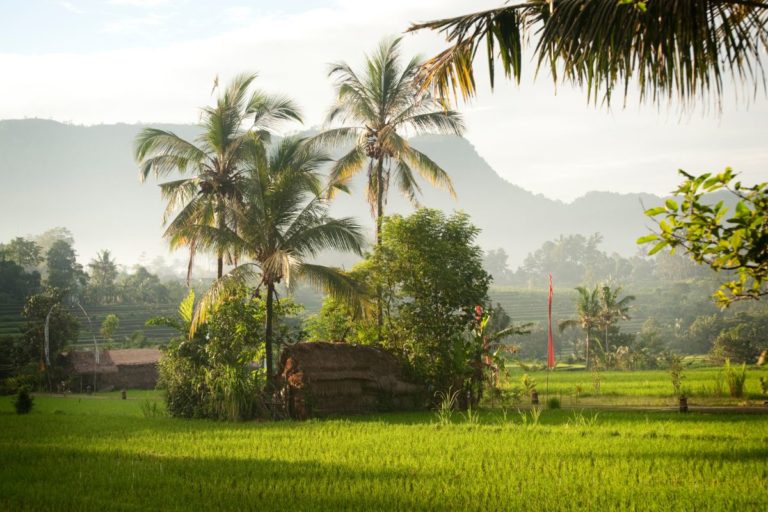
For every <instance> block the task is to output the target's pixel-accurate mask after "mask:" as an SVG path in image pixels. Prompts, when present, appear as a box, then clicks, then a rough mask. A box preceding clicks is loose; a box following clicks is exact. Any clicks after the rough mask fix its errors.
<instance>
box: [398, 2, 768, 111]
mask: <svg viewBox="0 0 768 512" xmlns="http://www.w3.org/2000/svg"><path fill="white" fill-rule="evenodd" d="M421 29H432V30H437V31H440V32H442V33H444V34H445V36H446V38H447V40H448V41H449V42H450V43H451V45H452V46H450V47H449V48H448V49H446V50H444V51H443V52H441V53H440V54H438V55H437V56H435V57H434V58H432V59H431V60H429V61H428V62H427V63H426V65H425V67H424V70H423V71H424V79H425V80H426V82H427V83H428V84H431V85H432V86H433V87H434V88H435V90H436V91H437V92H438V94H440V95H447V94H449V93H451V92H452V93H453V94H454V95H457V90H458V92H460V93H461V94H462V95H463V96H464V98H465V99H466V98H467V97H469V96H473V95H474V94H475V93H476V85H475V76H474V60H475V57H476V56H477V53H478V51H479V50H480V49H481V47H482V46H485V48H486V52H487V62H488V67H489V73H490V82H491V87H493V84H494V75H495V73H496V67H497V59H498V61H500V67H501V69H502V70H503V72H504V74H505V76H506V77H507V78H510V77H512V78H514V79H515V80H516V81H519V80H520V76H521V73H522V56H523V53H524V47H525V45H526V43H527V42H529V41H530V40H534V41H535V44H534V45H533V51H534V59H535V60H536V61H537V70H539V69H541V68H542V67H543V68H545V69H547V70H549V71H550V72H551V74H552V76H553V79H554V80H555V82H557V81H559V80H560V79H562V80H563V81H567V82H571V83H575V84H578V85H579V86H586V88H587V91H588V94H589V96H590V98H591V99H593V100H594V101H597V98H598V96H602V98H603V100H604V101H605V103H608V104H610V101H611V95H612V93H613V92H614V90H615V89H619V90H620V91H621V90H622V89H623V92H624V96H625V97H626V94H627V90H628V86H629V84H630V83H634V84H635V85H637V86H638V87H639V91H640V97H641V100H642V99H645V98H648V97H650V99H651V100H652V101H653V102H661V101H663V100H664V99H667V100H671V99H673V98H675V97H676V98H677V99H678V100H680V101H681V102H682V103H683V105H686V104H689V103H692V102H693V101H694V100H695V99H697V98H701V99H706V98H708V97H711V98H712V99H714V100H716V101H717V103H718V105H719V102H720V100H721V96H722V92H723V81H724V79H725V78H726V77H729V78H731V79H733V81H734V82H736V83H741V84H743V85H745V86H747V88H751V87H754V89H755V92H756V91H757V84H758V82H760V81H762V83H763V85H765V74H764V70H763V65H762V62H763V59H764V58H765V50H766V46H768V0H644V1H640V0H529V1H521V2H520V3H513V4H511V5H505V6H503V7H499V8H497V9H491V10H487V11H483V12H476V13H472V14H468V15H464V16H459V17H455V18H448V19H441V20H434V21H429V22H426V23H419V24H415V25H412V26H411V28H410V30H421Z"/></svg>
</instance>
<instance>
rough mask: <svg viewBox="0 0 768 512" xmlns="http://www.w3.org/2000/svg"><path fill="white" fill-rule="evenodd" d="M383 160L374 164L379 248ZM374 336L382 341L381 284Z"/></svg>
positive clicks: (382, 208) (382, 209)
mask: <svg viewBox="0 0 768 512" xmlns="http://www.w3.org/2000/svg"><path fill="white" fill-rule="evenodd" d="M383 181H384V160H383V159H382V158H379V161H378V164H377V165H376V246H377V247H378V248H381V224H382V221H383V217H384V183H383ZM376 299H377V300H376V337H377V341H378V342H379V343H381V341H382V334H381V331H382V328H383V327H384V304H383V302H384V293H383V291H382V289H381V284H379V285H378V286H377V289H376Z"/></svg>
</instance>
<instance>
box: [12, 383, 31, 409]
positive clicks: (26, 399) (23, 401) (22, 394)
mask: <svg viewBox="0 0 768 512" xmlns="http://www.w3.org/2000/svg"><path fill="white" fill-rule="evenodd" d="M33 405H34V400H33V398H32V397H31V396H30V395H29V388H28V387H26V386H23V387H21V388H19V392H18V393H17V394H16V400H14V401H13V407H14V408H15V409H16V414H28V413H29V412H30V411H31V410H32V406H33Z"/></svg>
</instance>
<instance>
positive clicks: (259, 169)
mask: <svg viewBox="0 0 768 512" xmlns="http://www.w3.org/2000/svg"><path fill="white" fill-rule="evenodd" d="M330 161H331V159H330V158H329V157H328V156H327V155H326V154H325V153H323V152H322V151H320V150H319V149H317V147H316V146H314V145H309V144H307V143H306V141H305V139H301V138H286V139H284V140H282V141H281V142H280V143H279V144H278V145H277V147H276V148H274V149H273V150H272V151H271V152H270V153H269V154H268V155H266V157H265V158H263V157H262V154H261V153H260V152H258V151H254V152H253V153H252V154H251V156H250V158H249V159H248V160H247V161H246V162H247V164H248V166H249V167H248V168H249V172H248V175H247V178H246V181H245V184H244V185H245V186H244V188H243V202H242V204H241V205H240V206H236V207H235V208H233V209H232V211H231V212H230V215H231V216H232V218H233V221H234V225H236V226H237V229H234V228H233V227H232V226H231V225H225V226H223V227H219V226H210V225H207V224H203V225H198V226H196V229H197V230H198V236H199V244H200V245H201V246H202V247H209V246H210V245H211V244H212V245H214V246H216V245H217V244H219V243H221V241H222V240H223V241H225V243H226V245H227V246H228V247H230V248H231V251H232V253H233V254H234V255H235V256H236V257H238V258H240V259H241V261H243V262H244V263H241V265H240V266H238V267H236V268H234V269H232V270H231V271H230V272H229V273H228V274H226V275H225V276H223V277H222V278H220V279H218V280H217V281H216V282H215V283H214V285H213V286H212V288H211V290H210V291H209V292H208V293H207V294H206V295H205V297H204V298H203V299H202V300H201V301H200V303H199V305H198V307H197V311H196V314H195V319H194V321H193V323H192V329H191V331H192V333H194V330H195V329H196V328H197V326H199V325H200V324H201V323H203V322H205V319H206V317H207V315H208V314H209V313H210V311H211V310H212V309H215V307H216V304H217V303H218V301H219V298H220V297H221V296H222V293H225V292H226V291H227V289H231V287H232V286H239V285H242V284H243V283H244V282H246V281H248V280H252V279H255V280H256V282H257V288H258V289H261V287H264V289H265V291H266V313H267V314H266V326H265V337H264V338H265V348H266V359H267V361H266V362H267V383H268V385H271V383H272V378H273V362H272V361H273V357H272V356H273V333H272V325H273V319H274V307H273V302H274V299H275V296H276V287H277V285H278V284H280V283H284V284H285V285H286V286H287V287H288V288H289V289H291V288H292V287H293V286H294V284H295V282H296V281H297V280H299V279H304V280H306V281H308V282H309V283H310V284H312V285H314V286H316V287H318V288H321V289H324V290H325V291H326V292H328V293H330V294H331V295H334V296H337V297H343V298H349V297H351V296H353V295H354V294H355V289H356V288H355V283H354V281H353V280H352V279H351V278H350V277H349V276H348V275H347V274H345V273H344V272H342V271H341V270H339V269H334V268H330V267H325V266H321V265H315V264H311V263H308V262H307V261H306V260H307V259H308V258H311V257H313V256H316V255H317V254H318V252H319V251H322V250H324V249H334V250H338V251H352V252H354V253H357V254H362V246H363V235H362V230H361V228H360V227H359V226H358V224H357V223H356V222H355V221H354V220H352V219H350V218H342V219H333V218H330V217H328V215H327V207H328V204H327V202H328V199H327V193H326V192H327V190H325V189H323V188H322V187H321V185H320V184H321V175H320V174H319V173H318V169H319V168H320V167H322V166H323V165H324V164H326V163H328V162H330Z"/></svg>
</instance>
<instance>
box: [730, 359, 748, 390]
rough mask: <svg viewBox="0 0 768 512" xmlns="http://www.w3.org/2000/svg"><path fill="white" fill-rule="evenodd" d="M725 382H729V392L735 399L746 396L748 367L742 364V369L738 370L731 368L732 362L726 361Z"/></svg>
mask: <svg viewBox="0 0 768 512" xmlns="http://www.w3.org/2000/svg"><path fill="white" fill-rule="evenodd" d="M725 380H726V382H728V391H730V393H731V396H732V397H734V398H741V397H743V396H744V384H745V382H746V380H747V365H746V364H742V365H741V369H740V370H737V369H735V368H733V367H732V366H731V360H730V359H726V360H725Z"/></svg>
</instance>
